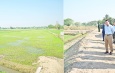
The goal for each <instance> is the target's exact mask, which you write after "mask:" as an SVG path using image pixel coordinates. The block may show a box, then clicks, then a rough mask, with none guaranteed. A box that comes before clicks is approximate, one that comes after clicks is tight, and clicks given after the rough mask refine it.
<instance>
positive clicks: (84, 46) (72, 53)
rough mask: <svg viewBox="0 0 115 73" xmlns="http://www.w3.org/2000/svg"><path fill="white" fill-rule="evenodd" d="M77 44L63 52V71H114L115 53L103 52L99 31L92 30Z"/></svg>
mask: <svg viewBox="0 0 115 73" xmlns="http://www.w3.org/2000/svg"><path fill="white" fill-rule="evenodd" d="M79 44H80V46H76V45H75V46H73V47H71V49H70V50H69V53H68V54H67V53H65V56H64V57H65V60H64V61H65V67H64V68H65V73H115V70H114V69H115V53H113V55H109V54H104V52H105V47H104V42H103V41H102V36H101V32H97V30H94V31H92V32H91V33H90V34H89V35H88V36H86V37H85V38H84V39H83V40H82V41H81V42H80V43H79ZM113 46H114V48H115V45H113Z"/></svg>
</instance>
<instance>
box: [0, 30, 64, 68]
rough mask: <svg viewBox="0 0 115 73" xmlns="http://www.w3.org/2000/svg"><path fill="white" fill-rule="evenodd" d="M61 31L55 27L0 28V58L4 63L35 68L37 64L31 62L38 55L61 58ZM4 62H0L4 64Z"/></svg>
mask: <svg viewBox="0 0 115 73" xmlns="http://www.w3.org/2000/svg"><path fill="white" fill-rule="evenodd" d="M61 31H62V30H56V29H25V30H24V29H23V30H21V29H20V30H19V29H12V30H0V58H1V59H2V60H4V61H6V63H7V62H9V63H15V64H20V65H22V66H23V65H26V66H31V67H35V68H36V67H37V65H32V64H33V63H36V62H37V61H38V57H39V56H53V57H57V58H63V41H62V39H61V38H59V35H60V32H61ZM0 62H1V61H0ZM4 64H5V63H1V65H3V66H5V65H4ZM10 65H11V64H10ZM9 67H10V66H9ZM17 70H18V69H17Z"/></svg>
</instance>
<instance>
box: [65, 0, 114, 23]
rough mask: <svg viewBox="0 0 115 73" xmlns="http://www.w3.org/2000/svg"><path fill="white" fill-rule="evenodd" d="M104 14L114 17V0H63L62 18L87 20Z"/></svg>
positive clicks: (100, 17)
mask: <svg viewBox="0 0 115 73" xmlns="http://www.w3.org/2000/svg"><path fill="white" fill-rule="evenodd" d="M106 14H108V15H109V16H110V17H113V18H115V0H64V19H66V18H71V19H73V20H74V21H75V22H89V21H93V20H100V19H103V17H105V15H106Z"/></svg>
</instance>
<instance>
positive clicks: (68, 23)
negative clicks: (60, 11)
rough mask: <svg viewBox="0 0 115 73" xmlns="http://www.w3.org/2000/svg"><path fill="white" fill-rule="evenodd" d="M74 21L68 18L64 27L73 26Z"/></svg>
mask: <svg viewBox="0 0 115 73" xmlns="http://www.w3.org/2000/svg"><path fill="white" fill-rule="evenodd" d="M73 23H74V21H73V20H72V19H70V18H67V19H65V20H64V25H66V26H70V25H73Z"/></svg>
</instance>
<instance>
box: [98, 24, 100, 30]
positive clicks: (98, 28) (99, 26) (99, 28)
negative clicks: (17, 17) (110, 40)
mask: <svg viewBox="0 0 115 73" xmlns="http://www.w3.org/2000/svg"><path fill="white" fill-rule="evenodd" d="M98 32H100V25H99V24H98Z"/></svg>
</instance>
